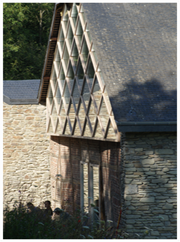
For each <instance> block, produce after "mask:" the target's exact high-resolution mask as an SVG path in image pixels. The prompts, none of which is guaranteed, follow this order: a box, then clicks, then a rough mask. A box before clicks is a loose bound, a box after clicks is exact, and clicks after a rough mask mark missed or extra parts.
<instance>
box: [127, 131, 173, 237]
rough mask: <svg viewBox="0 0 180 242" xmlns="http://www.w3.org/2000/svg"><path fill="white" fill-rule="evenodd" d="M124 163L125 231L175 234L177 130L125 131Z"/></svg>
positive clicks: (161, 234) (165, 235) (154, 235)
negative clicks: (126, 132) (153, 131)
mask: <svg viewBox="0 0 180 242" xmlns="http://www.w3.org/2000/svg"><path fill="white" fill-rule="evenodd" d="M123 166H124V167H123V169H124V181H125V191H124V201H125V204H124V205H125V207H124V211H123V213H124V214H123V216H124V218H125V221H126V229H127V232H129V233H132V232H134V233H139V234H140V235H142V234H143V231H144V232H145V231H149V232H147V235H146V236H145V238H151V239H153V238H154V239H156V238H161V239H168V238H171V239H172V238H176V236H177V235H176V233H177V136H176V133H142V134H140V133H138V134H135V133H134V134H132V133H131V134H126V138H125V144H124V165H123Z"/></svg>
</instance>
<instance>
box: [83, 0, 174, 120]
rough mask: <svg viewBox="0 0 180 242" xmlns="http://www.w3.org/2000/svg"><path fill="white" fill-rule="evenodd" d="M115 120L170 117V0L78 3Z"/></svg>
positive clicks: (171, 91) (171, 114) (172, 68)
mask: <svg viewBox="0 0 180 242" xmlns="http://www.w3.org/2000/svg"><path fill="white" fill-rule="evenodd" d="M83 7H84V12H85V15H86V18H87V21H88V27H89V29H90V34H91V37H92V41H93V43H94V44H95V48H94V49H95V51H96V52H97V56H98V59H99V60H100V61H99V65H100V69H101V71H102V75H103V78H104V81H105V83H106V85H107V92H108V94H109V98H110V101H111V104H112V108H113V112H114V115H115V119H116V120H117V121H118V122H150V121H154V122H158V121H160V122H162V121H176V118H177V117H176V114H177V93H176V90H177V84H176V80H177V75H176V68H177V67H176V52H177V48H176V43H177V40H176V35H177V23H176V22H177V17H176V3H83Z"/></svg>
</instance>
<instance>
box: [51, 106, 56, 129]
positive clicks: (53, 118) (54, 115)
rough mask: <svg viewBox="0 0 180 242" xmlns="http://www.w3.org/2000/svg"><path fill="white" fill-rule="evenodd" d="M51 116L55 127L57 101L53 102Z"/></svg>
mask: <svg viewBox="0 0 180 242" xmlns="http://www.w3.org/2000/svg"><path fill="white" fill-rule="evenodd" d="M51 117H52V121H53V124H54V127H56V121H57V111H56V105H55V102H53V108H52V114H51Z"/></svg>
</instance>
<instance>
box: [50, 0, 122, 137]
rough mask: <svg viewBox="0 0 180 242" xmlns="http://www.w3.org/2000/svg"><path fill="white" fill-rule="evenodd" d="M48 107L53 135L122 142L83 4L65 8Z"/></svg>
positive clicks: (52, 70)
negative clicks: (119, 139) (118, 140)
mask: <svg viewBox="0 0 180 242" xmlns="http://www.w3.org/2000/svg"><path fill="white" fill-rule="evenodd" d="M46 103H47V126H46V127H47V132H48V133H49V134H51V135H68V136H75V137H88V138H95V139H106V140H112V141H116V140H117V139H118V136H117V134H118V132H117V126H116V124H115V121H114V116H113V113H112V108H111V104H110V101H109V97H108V94H107V91H106V86H105V84H104V81H103V78H102V74H101V70H100V68H99V64H98V60H97V56H96V53H95V50H94V46H93V42H92V40H91V36H90V33H89V29H88V25H87V22H86V19H85V16H84V11H83V7H82V5H81V4H80V5H79V4H75V3H73V4H72V6H71V8H70V7H69V5H66V4H64V8H63V12H62V17H61V23H60V28H59V33H58V38H57V44H56V50H55V53H54V61H53V66H52V69H51V77H50V82H49V87H48V92H47V102H46Z"/></svg>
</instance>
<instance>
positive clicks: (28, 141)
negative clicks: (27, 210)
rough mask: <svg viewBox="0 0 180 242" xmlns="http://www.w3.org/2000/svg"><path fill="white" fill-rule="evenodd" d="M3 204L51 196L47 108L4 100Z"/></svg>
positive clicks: (42, 199) (37, 200)
mask: <svg viewBox="0 0 180 242" xmlns="http://www.w3.org/2000/svg"><path fill="white" fill-rule="evenodd" d="M3 181H4V184H3V187H4V191H3V195H4V206H6V205H9V206H10V207H12V206H13V204H14V202H15V201H19V199H22V201H24V202H29V201H31V200H32V201H33V203H34V204H35V205H36V206H38V205H39V204H40V203H41V202H43V201H44V200H46V199H49V200H50V199H51V187H50V164H49V136H48V135H47V134H46V107H45V106H42V105H8V104H6V103H3Z"/></svg>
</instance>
